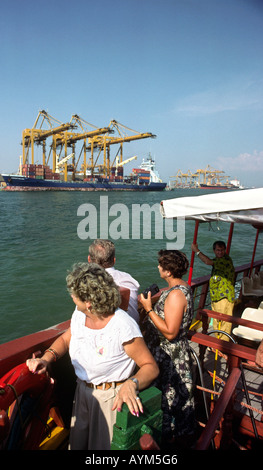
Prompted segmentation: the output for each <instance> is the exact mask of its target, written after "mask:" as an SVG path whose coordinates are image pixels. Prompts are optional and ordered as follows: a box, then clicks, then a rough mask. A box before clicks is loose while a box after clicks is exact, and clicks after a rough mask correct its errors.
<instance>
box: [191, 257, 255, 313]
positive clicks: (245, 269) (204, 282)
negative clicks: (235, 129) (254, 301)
mask: <svg viewBox="0 0 263 470" xmlns="http://www.w3.org/2000/svg"><path fill="white" fill-rule="evenodd" d="M262 265H263V259H261V260H258V261H255V262H254V263H253V269H254V274H257V273H258V272H259V271H260V269H261V266H262ZM250 271H251V264H250V263H247V264H243V265H240V266H237V267H235V292H236V299H240V298H241V297H242V291H241V281H242V278H243V277H246V276H248V275H249V272H250ZM209 279H210V275H207V276H202V277H198V278H195V279H193V280H192V282H191V287H192V291H193V297H194V318H196V317H197V318H198V312H199V311H200V310H202V309H204V308H207V307H208V306H209V305H210V296H209Z"/></svg>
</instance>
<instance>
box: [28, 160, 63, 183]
mask: <svg viewBox="0 0 263 470" xmlns="http://www.w3.org/2000/svg"><path fill="white" fill-rule="evenodd" d="M22 175H23V176H26V177H27V178H35V179H49V180H59V179H60V175H59V173H53V171H52V170H51V168H50V167H49V166H47V165H33V164H25V165H22Z"/></svg>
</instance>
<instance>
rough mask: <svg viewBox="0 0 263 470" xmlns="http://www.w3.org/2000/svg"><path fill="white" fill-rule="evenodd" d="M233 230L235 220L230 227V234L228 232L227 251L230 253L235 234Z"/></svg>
mask: <svg viewBox="0 0 263 470" xmlns="http://www.w3.org/2000/svg"><path fill="white" fill-rule="evenodd" d="M233 230H234V222H231V224H230V229H229V234H228V241H227V247H226V253H227V254H228V255H229V252H230V247H231V242H232V236H233Z"/></svg>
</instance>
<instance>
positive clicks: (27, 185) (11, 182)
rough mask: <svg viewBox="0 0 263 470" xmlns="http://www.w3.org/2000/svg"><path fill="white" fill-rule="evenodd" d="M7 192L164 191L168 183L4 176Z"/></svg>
mask: <svg viewBox="0 0 263 470" xmlns="http://www.w3.org/2000/svg"><path fill="white" fill-rule="evenodd" d="M2 176H3V178H4V181H5V183H6V184H7V186H6V189H7V190H13V191H16V190H17V191H163V190H164V189H165V187H166V183H152V182H151V183H148V184H146V183H145V184H136V183H134V184H133V183H125V182H115V181H101V182H100V181H96V182H92V181H79V182H77V181H76V182H75V181H71V182H70V181H68V182H63V181H57V180H47V179H35V178H27V177H19V176H16V175H2Z"/></svg>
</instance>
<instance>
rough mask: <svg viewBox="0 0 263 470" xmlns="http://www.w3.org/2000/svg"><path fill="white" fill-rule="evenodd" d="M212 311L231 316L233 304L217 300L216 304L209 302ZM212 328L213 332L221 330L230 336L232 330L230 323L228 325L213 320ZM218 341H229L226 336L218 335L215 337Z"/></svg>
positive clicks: (225, 300) (224, 322)
mask: <svg viewBox="0 0 263 470" xmlns="http://www.w3.org/2000/svg"><path fill="white" fill-rule="evenodd" d="M211 306H212V310H213V311H214V312H219V313H224V314H225V315H231V316H232V315H233V308H234V302H229V301H228V300H227V299H222V300H219V301H218V302H211ZM213 328H214V330H222V331H225V332H226V333H228V334H231V330H232V323H228V322H226V321H220V320H217V319H215V318H214V319H213ZM217 337H218V338H219V339H224V340H225V341H229V338H228V336H227V335H224V334H219V335H218V336H217Z"/></svg>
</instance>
